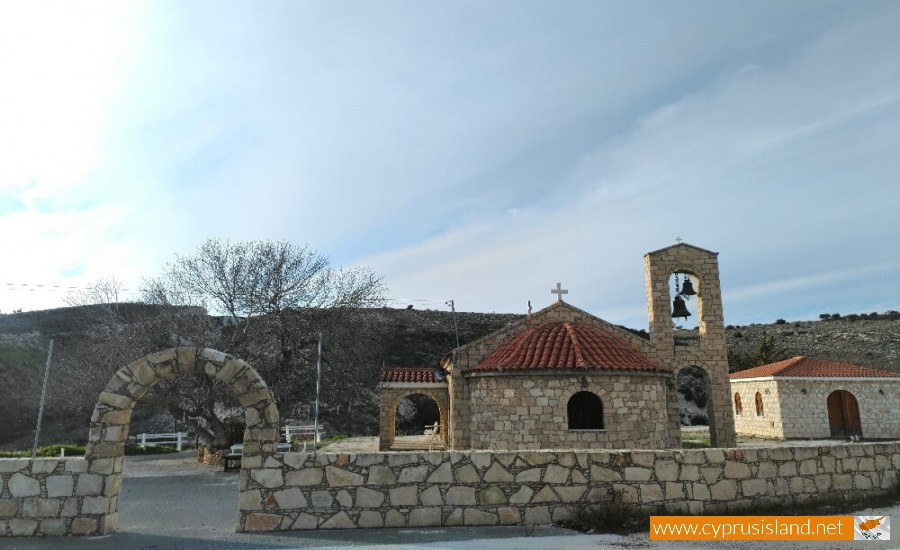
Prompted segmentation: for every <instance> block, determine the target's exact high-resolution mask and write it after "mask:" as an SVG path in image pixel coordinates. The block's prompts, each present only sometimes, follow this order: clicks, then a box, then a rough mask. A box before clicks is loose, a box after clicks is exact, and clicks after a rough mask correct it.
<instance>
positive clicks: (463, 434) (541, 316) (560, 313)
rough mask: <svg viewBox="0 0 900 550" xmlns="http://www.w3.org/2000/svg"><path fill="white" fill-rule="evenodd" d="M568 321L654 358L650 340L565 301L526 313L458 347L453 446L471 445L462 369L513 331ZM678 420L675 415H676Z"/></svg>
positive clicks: (453, 383) (453, 378)
mask: <svg viewBox="0 0 900 550" xmlns="http://www.w3.org/2000/svg"><path fill="white" fill-rule="evenodd" d="M560 321H568V322H572V323H589V324H594V325H599V326H602V327H604V328H605V329H607V330H611V331H612V332H614V333H616V334H618V335H619V336H620V337H621V338H623V339H625V340H626V341H628V342H630V343H631V344H632V345H634V346H635V347H636V348H638V349H639V350H641V352H642V353H644V354H645V355H647V357H649V358H650V359H651V360H655V359H656V356H655V355H653V353H652V350H651V349H650V342H648V341H647V340H645V339H643V338H641V337H639V336H635V335H634V334H632V333H630V332H628V331H627V330H623V329H621V328H619V327H616V326H615V325H611V324H609V323H607V322H606V321H603V320H601V319H597V318H596V317H594V316H593V315H591V314H589V313H587V312H585V311H582V310H580V309H578V308H577V307H574V306H572V305H570V304H568V303H566V302H555V303H553V304H551V305H550V306H548V307H547V308H545V309H542V310H541V311H538V312H537V313H535V314H534V315H529V316H527V317H525V318H523V319H521V320H520V321H517V322H515V323H511V324H509V325H507V326H506V327H504V328H502V329H500V330H498V331H496V332H492V333H491V334H489V335H487V336H485V337H483V338H481V339H479V340H476V341H474V342H470V343H468V344H466V345H464V346H462V347H460V348H459V350H458V354H457V356H456V363H455V364H452V365H451V366H450V369H449V370H450V372H451V373H452V376H451V377H450V384H449V390H450V437H449V440H450V441H449V443H450V446H451V448H453V449H467V448H470V445H471V442H470V438H471V435H472V432H471V430H470V422H471V415H472V414H474V413H476V412H477V411H476V410H474V408H473V406H472V403H471V401H470V391H471V387H470V386H471V382H472V380H473V379H470V378H468V377H464V376H462V371H464V370H465V369H467V368H470V367H474V366H475V365H477V364H478V363H479V362H481V361H482V360H484V359H485V358H486V357H487V356H488V355H490V353H491V352H493V351H494V350H495V349H497V347H498V346H499V345H501V344H502V343H504V342H506V340H507V339H509V338H510V337H511V336H512V335H513V334H515V333H517V332H520V331H523V330H526V329H528V328H529V327H532V326H536V325H540V324H542V323H550V322H560ZM676 419H677V417H676Z"/></svg>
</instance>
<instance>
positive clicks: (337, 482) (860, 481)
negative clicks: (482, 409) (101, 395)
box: [240, 442, 900, 531]
mask: <svg viewBox="0 0 900 550" xmlns="http://www.w3.org/2000/svg"><path fill="white" fill-rule="evenodd" d="M266 462H267V463H266V468H264V469H257V470H254V471H253V472H247V471H244V472H242V474H241V476H242V477H241V487H240V490H241V492H240V508H241V514H242V525H243V526H244V530H246V531H271V530H302V529H344V528H355V527H359V528H379V527H424V526H453V525H538V524H548V523H551V522H554V521H560V520H565V519H569V518H571V517H572V514H573V513H574V511H575V510H577V509H578V508H581V507H585V506H590V505H592V504H594V503H597V502H601V501H603V500H604V499H605V498H607V497H608V495H609V494H610V493H611V491H621V492H622V493H623V495H624V497H625V498H626V499H628V500H630V501H632V502H634V503H636V504H637V505H638V506H639V507H640V508H642V509H643V510H645V511H648V512H664V513H670V514H715V513H721V512H733V511H737V510H742V509H746V508H747V507H749V506H752V505H759V504H765V505H782V506H791V505H792V504H796V503H801V502H807V501H814V500H816V499H823V498H833V497H834V496H835V495H840V494H844V495H850V494H854V495H865V494H875V493H883V492H886V491H888V490H893V487H894V486H895V484H896V483H897V481H898V480H897V469H898V468H900V443H895V442H893V443H864V444H845V445H836V446H826V447H794V448H792V447H778V448H769V449H750V448H747V449H684V450H670V451H604V450H591V451H535V452H528V451H517V452H491V451H460V452H454V451H451V452H411V453H367V454H319V455H318V456H312V455H309V454H296V453H295V454H288V455H284V456H283V457H281V458H280V459H279V458H278V457H273V458H270V459H267V461H266Z"/></svg>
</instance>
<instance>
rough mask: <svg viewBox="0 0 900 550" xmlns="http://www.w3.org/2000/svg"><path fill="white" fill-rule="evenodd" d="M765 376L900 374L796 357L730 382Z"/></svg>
mask: <svg viewBox="0 0 900 550" xmlns="http://www.w3.org/2000/svg"><path fill="white" fill-rule="evenodd" d="M765 376H775V377H779V376H806V377H837V378H900V372H895V371H890V370H881V369H870V368H866V367H859V366H857V365H851V364H850V363H841V362H839V361H827V360H825V359H814V358H812V357H805V356H803V355H798V356H797V357H791V358H790V359H785V360H784V361H778V362H777V363H770V364H768V365H762V366H759V367H754V368H752V369H747V370H742V371H739V372H736V373H734V374H732V375H731V379H732V380H740V379H742V378H761V377H765Z"/></svg>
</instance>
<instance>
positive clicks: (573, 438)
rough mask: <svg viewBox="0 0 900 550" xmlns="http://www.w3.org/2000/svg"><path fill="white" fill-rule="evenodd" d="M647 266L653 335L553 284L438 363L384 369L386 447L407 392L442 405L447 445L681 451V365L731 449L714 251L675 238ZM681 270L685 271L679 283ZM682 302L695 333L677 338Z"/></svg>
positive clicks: (716, 440) (714, 431)
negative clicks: (697, 378)
mask: <svg viewBox="0 0 900 550" xmlns="http://www.w3.org/2000/svg"><path fill="white" fill-rule="evenodd" d="M644 271H645V282H646V290H647V312H648V317H649V338H646V337H645V336H642V335H640V334H637V333H634V332H632V331H629V330H626V329H624V328H622V327H619V326H616V325H613V324H611V323H608V322H606V321H604V320H603V319H600V318H598V317H596V316H594V315H591V314H590V313H587V312H585V311H583V310H581V309H579V308H577V307H575V306H573V305H571V304H569V303H567V302H566V301H564V299H563V295H564V294H565V293H566V291H565V290H563V289H562V288H561V286H560V285H559V284H557V287H556V289H554V290H551V292H552V293H554V294H556V301H555V302H554V303H552V304H551V305H550V306H548V307H546V308H544V309H542V310H540V311H537V312H535V313H533V314H531V313H530V314H529V315H528V316H527V317H525V318H523V319H521V320H520V321H517V322H515V323H512V324H510V325H508V326H506V327H504V328H502V329H500V330H497V331H495V332H493V333H491V334H489V335H487V336H485V337H483V338H481V339H478V340H476V341H474V342H469V343H467V344H465V345H462V346H460V347H458V348H456V349H454V350H452V351H450V352H449V353H448V354H447V355H446V356H445V357H444V359H443V360H442V361H441V363H440V365H439V366H438V367H437V368H422V369H409V368H404V369H386V370H385V371H384V372H383V373H382V375H381V382H380V384H379V392H380V405H381V422H380V432H381V433H380V444H379V448H380V449H381V450H390V449H391V448H392V445H393V443H394V439H395V435H394V426H395V423H396V412H397V406H398V404H399V402H400V400H402V399H403V398H404V397H406V396H408V395H411V394H424V395H428V396H430V397H432V398H433V399H434V401H435V402H436V403H437V405H438V409H439V411H440V414H439V415H440V420H439V425H438V430H437V434H436V437H438V438H439V440H440V443H441V444H442V446H443V447H444V448H447V449H453V450H464V449H493V450H523V449H670V448H679V447H680V446H681V431H680V430H681V429H680V421H679V411H678V402H677V386H676V383H675V381H676V376H677V373H678V371H679V370H680V369H682V368H685V367H694V368H696V369H699V370H700V372H702V373H703V376H704V379H705V382H706V385H707V392H708V395H709V403H708V417H709V423H710V437H711V440H712V444H713V445H714V446H719V447H732V446H734V445H735V431H734V417H733V414H732V407H731V399H730V386H729V377H728V359H727V352H726V348H725V326H724V322H723V317H722V299H721V290H720V286H719V270H718V254H717V253H715V252H710V251H708V250H704V249H702V248H698V247H696V246H692V245H689V244H686V243H678V244H675V245H673V246H670V247H667V248H663V249H661V250H657V251H654V252H649V253H647V254H645V255H644ZM673 276H675V277H676V280H680V279H683V280H684V283H683V286H679V285H678V284H676V289H675V291H672V290H670V280H671V279H672V277H673ZM673 294H674V295H673ZM685 299H691V300H693V301H694V303H695V304H696V319H697V325H698V328H699V339H691V340H690V341H684V340H683V339H679V338H677V337H676V330H675V327H674V326H673V321H672V318H673V309H672V306H673V304H674V307H675V312H674V314H675V315H678V314H679V312H680V311H682V308H683V307H684V303H685V302H684V300H685ZM679 302H680V303H679ZM685 313H687V312H686V311H685ZM687 314H688V315H690V313H687Z"/></svg>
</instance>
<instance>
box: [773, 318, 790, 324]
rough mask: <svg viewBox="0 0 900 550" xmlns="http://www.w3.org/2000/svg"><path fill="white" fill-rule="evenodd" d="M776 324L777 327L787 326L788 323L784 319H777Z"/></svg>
mask: <svg viewBox="0 0 900 550" xmlns="http://www.w3.org/2000/svg"><path fill="white" fill-rule="evenodd" d="M775 324H776V325H785V324H787V321H785V320H784V319H776V320H775Z"/></svg>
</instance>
